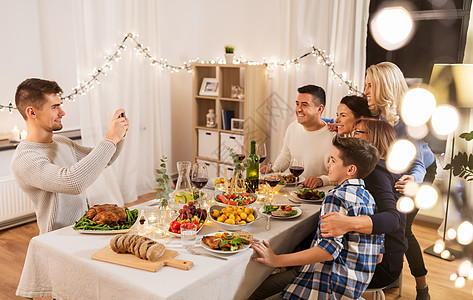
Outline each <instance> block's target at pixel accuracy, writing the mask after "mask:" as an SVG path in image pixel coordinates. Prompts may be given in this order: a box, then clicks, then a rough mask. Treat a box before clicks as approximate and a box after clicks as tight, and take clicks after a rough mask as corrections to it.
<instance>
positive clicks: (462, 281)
mask: <svg viewBox="0 0 473 300" xmlns="http://www.w3.org/2000/svg"><path fill="white" fill-rule="evenodd" d="M464 286H465V277H461V276H458V277H457V279H455V287H456V288H459V289H461V288H463V287H464Z"/></svg>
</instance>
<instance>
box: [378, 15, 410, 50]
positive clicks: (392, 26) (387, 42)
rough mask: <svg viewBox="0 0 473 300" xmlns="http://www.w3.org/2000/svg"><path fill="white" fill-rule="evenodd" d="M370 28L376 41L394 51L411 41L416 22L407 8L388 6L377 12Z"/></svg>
mask: <svg viewBox="0 0 473 300" xmlns="http://www.w3.org/2000/svg"><path fill="white" fill-rule="evenodd" d="M370 29H371V34H372V35H373V39H374V40H375V41H376V43H378V44H379V45H380V46H381V47H383V48H384V49H386V50H389V51H392V50H396V49H399V48H401V47H402V46H404V45H405V44H406V43H407V42H409V40H410V38H411V37H412V34H413V31H414V30H413V29H414V22H413V21H412V17H411V15H410V14H409V12H408V11H407V10H406V9H405V8H403V7H387V8H384V9H382V10H381V11H379V12H378V13H376V15H375V16H374V18H373V20H372V21H371V23H370Z"/></svg>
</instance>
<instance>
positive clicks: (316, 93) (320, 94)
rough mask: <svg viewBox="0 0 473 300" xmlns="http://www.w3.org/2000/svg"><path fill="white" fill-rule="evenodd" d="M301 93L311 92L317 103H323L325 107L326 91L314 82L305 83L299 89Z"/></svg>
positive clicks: (313, 99)
mask: <svg viewBox="0 0 473 300" xmlns="http://www.w3.org/2000/svg"><path fill="white" fill-rule="evenodd" d="M297 91H298V92H299V94H311V95H312V101H313V102H314V104H315V105H320V104H322V105H323V106H324V107H325V91H324V89H323V88H321V87H320V86H316V85H313V84H309V85H304V86H301V87H300V88H298V89H297Z"/></svg>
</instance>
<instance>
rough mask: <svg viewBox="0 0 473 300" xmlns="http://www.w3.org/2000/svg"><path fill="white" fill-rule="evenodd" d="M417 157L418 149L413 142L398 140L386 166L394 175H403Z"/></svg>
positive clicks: (390, 152)
mask: <svg viewBox="0 0 473 300" xmlns="http://www.w3.org/2000/svg"><path fill="white" fill-rule="evenodd" d="M415 156H416V147H415V146H414V144H413V143H412V142H411V141H408V140H404V139H401V140H397V141H396V142H395V143H394V145H393V147H392V148H391V150H390V151H389V154H388V159H387V161H386V165H387V168H388V170H389V171H391V172H393V173H403V172H404V171H406V170H407V168H408V167H409V166H410V164H411V162H412V160H413V159H414V157H415Z"/></svg>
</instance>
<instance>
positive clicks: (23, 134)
mask: <svg viewBox="0 0 473 300" xmlns="http://www.w3.org/2000/svg"><path fill="white" fill-rule="evenodd" d="M26 135H27V133H26V130H24V129H23V130H22V131H21V132H20V138H21V139H22V140H24V139H26Z"/></svg>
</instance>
